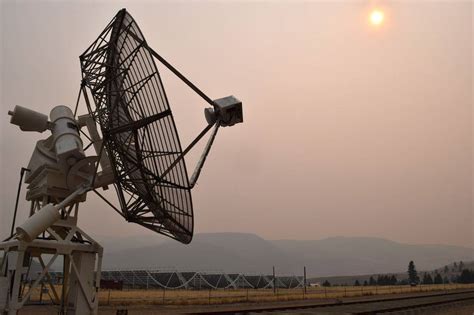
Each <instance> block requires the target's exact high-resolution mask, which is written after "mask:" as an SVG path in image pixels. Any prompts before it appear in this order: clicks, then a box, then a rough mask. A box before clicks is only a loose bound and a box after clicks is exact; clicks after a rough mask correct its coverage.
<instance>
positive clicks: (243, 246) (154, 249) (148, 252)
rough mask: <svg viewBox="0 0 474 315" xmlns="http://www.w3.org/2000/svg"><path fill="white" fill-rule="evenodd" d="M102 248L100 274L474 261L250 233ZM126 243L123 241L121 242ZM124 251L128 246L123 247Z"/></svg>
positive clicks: (462, 255) (332, 271) (432, 250)
mask: <svg viewBox="0 0 474 315" xmlns="http://www.w3.org/2000/svg"><path fill="white" fill-rule="evenodd" d="M128 243H129V244H128V245H124V246H122V247H120V246H119V244H120V242H118V243H115V246H113V250H109V249H110V248H109V249H107V246H105V255H104V261H103V262H104V267H103V268H104V269H109V268H148V267H156V268H174V269H179V270H201V271H204V270H207V271H225V272H245V273H271V270H272V266H273V265H274V266H275V267H276V270H277V273H279V274H302V269H303V266H306V267H307V271H308V275H309V276H331V275H358V274H376V273H397V272H404V270H405V269H406V266H407V264H408V262H409V261H410V260H414V261H415V262H416V265H417V268H418V269H419V270H432V269H435V268H439V267H440V266H444V265H445V264H449V263H451V262H453V261H460V260H463V261H472V260H474V250H473V249H470V248H466V247H459V246H448V245H408V244H401V243H397V242H393V241H390V240H385V239H380V238H370V237H332V238H327V239H322V240H313V241H295V240H274V241H270V240H265V239H263V238H261V237H259V236H257V235H254V234H245V233H210V234H197V235H196V236H195V238H194V240H193V242H192V243H191V244H190V245H183V244H180V243H178V242H176V241H171V240H170V241H164V242H160V243H158V244H156V245H147V246H143V247H136V246H135V247H134V248H130V247H129V246H130V242H128ZM123 244H125V242H124V243H123ZM127 246H128V247H127Z"/></svg>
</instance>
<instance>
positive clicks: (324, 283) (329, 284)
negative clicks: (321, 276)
mask: <svg viewBox="0 0 474 315" xmlns="http://www.w3.org/2000/svg"><path fill="white" fill-rule="evenodd" d="M330 286H331V283H330V282H329V281H327V280H326V281H324V282H323V287H330Z"/></svg>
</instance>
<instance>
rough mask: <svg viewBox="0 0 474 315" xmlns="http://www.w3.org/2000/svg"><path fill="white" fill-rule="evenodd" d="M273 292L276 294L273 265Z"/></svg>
mask: <svg viewBox="0 0 474 315" xmlns="http://www.w3.org/2000/svg"><path fill="white" fill-rule="evenodd" d="M273 294H276V278H275V266H273Z"/></svg>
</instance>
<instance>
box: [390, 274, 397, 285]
mask: <svg viewBox="0 0 474 315" xmlns="http://www.w3.org/2000/svg"><path fill="white" fill-rule="evenodd" d="M397 282H398V281H397V277H396V276H395V275H392V276H391V277H390V285H396V284H397Z"/></svg>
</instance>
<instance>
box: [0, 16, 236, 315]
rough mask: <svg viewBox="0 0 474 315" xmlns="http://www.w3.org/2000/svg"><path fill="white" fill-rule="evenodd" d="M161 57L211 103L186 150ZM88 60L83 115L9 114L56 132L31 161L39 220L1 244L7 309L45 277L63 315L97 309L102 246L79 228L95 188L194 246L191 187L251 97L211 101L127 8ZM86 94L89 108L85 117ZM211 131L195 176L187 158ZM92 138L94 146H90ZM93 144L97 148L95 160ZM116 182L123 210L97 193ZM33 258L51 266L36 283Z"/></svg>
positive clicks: (84, 61) (0, 299)
mask: <svg viewBox="0 0 474 315" xmlns="http://www.w3.org/2000/svg"><path fill="white" fill-rule="evenodd" d="M155 59H157V60H158V61H160V62H161V64H162V65H164V66H165V67H167V68H168V69H169V70H170V71H171V72H173V73H174V74H175V75H176V76H177V77H178V78H180V79H181V80H182V81H183V82H184V83H185V84H186V85H188V86H189V87H190V88H191V89H193V90H194V91H195V92H196V93H197V94H198V95H200V96H201V97H202V98H203V99H204V100H205V101H206V102H207V103H209V104H210V105H211V106H212V108H211V109H207V110H206V112H205V115H206V119H207V120H208V123H207V124H206V126H205V127H204V129H203V131H202V132H200V133H199V135H198V136H197V137H196V138H195V139H194V140H193V141H192V142H191V143H190V144H189V145H188V147H186V148H185V149H184V150H183V149H182V148H181V143H180V141H179V137H178V134H177V130H176V125H175V123H174V119H173V115H172V111H171V109H170V106H169V104H168V99H167V97H166V93H165V90H164V87H163V84H162V80H161V77H160V73H159V71H158V68H157V66H156V64H155V61H154V60H155ZM80 61H81V70H82V82H81V87H80V91H79V97H78V99H77V104H76V107H75V109H74V111H72V110H71V109H70V108H68V107H66V106H56V107H54V108H53V110H52V111H51V113H50V115H49V119H48V116H46V115H44V114H42V113H38V112H35V111H32V110H29V109H26V108H23V107H20V106H16V107H15V109H14V110H13V111H10V112H9V114H10V115H11V116H12V117H11V123H12V124H15V125H18V126H19V127H20V129H21V130H23V131H34V132H40V133H42V132H45V131H50V132H51V135H50V136H49V137H48V138H46V139H44V140H40V141H38V142H37V144H36V147H35V150H34V152H33V155H32V157H31V159H30V162H29V164H28V173H27V176H26V178H25V183H27V184H28V192H27V195H26V199H27V200H28V201H30V202H31V208H30V216H29V218H28V219H27V220H26V222H24V223H23V224H21V225H20V226H18V227H17V228H16V233H13V235H11V236H10V237H9V238H8V239H7V240H5V241H4V242H2V243H0V250H2V251H3V259H2V261H1V265H0V312H6V313H8V314H10V315H13V314H16V313H17V311H18V310H19V309H20V308H21V307H22V306H24V305H25V303H27V301H28V300H29V298H30V296H31V294H32V292H33V291H34V289H35V288H37V287H38V286H39V285H40V284H41V285H44V283H47V284H48V285H49V287H50V290H51V292H52V299H53V302H55V304H57V305H59V312H60V313H61V314H78V315H83V314H97V311H98V295H97V294H98V290H99V287H100V275H101V262H102V252H103V250H102V247H101V246H100V245H99V244H98V243H97V242H96V241H94V240H93V239H92V238H91V237H89V236H88V235H87V234H86V233H84V231H82V230H81V229H80V228H79V227H78V226H77V219H78V210H79V203H81V202H84V201H85V200H86V195H87V192H89V191H94V192H95V193H96V194H97V195H99V196H100V197H101V198H102V199H103V200H104V201H106V202H107V204H108V205H110V206H111V207H113V208H114V209H115V210H116V211H117V212H118V213H119V214H120V215H121V216H122V217H123V218H124V219H125V220H127V221H128V222H134V223H137V224H140V225H142V226H144V227H146V228H148V229H150V230H153V231H155V232H157V233H161V234H163V235H166V236H168V237H171V238H174V239H176V240H178V241H180V242H182V243H185V244H188V243H189V242H191V240H192V237H193V232H194V214H193V204H192V199H191V189H192V188H193V187H194V185H195V183H196V182H197V179H198V177H199V175H200V173H201V169H202V167H203V165H204V162H205V160H206V157H207V155H208V153H209V151H210V148H211V146H212V144H213V141H214V138H215V137H216V134H217V131H218V129H219V127H221V126H222V127H228V126H233V125H235V124H238V123H241V122H243V114H242V102H240V101H239V100H238V99H236V98H235V97H233V96H228V97H225V98H220V99H217V100H211V99H210V98H209V97H208V96H206V95H205V94H204V93H203V92H202V91H200V90H199V89H198V88H197V87H196V86H195V85H194V84H192V83H191V82H190V81H189V80H188V79H186V78H185V77H184V76H183V75H182V74H181V73H180V72H179V71H178V70H176V69H175V68H174V67H173V66H172V65H171V64H169V63H168V62H167V61H166V60H165V59H163V58H162V57H161V56H160V55H159V54H158V53H156V52H155V51H154V50H153V49H151V48H150V47H149V46H148V44H147V43H146V41H145V39H144V37H143V35H142V33H141V31H140V29H139V28H138V25H137V24H136V23H135V21H134V20H133V18H132V17H131V16H130V14H128V12H127V11H126V10H125V9H122V10H120V11H119V12H118V13H117V15H116V16H115V17H114V19H113V20H112V22H111V23H109V24H108V26H107V27H106V28H105V30H104V31H103V32H102V33H101V34H100V36H99V37H98V38H97V39H96V40H95V41H94V42H93V43H92V45H90V46H89V48H88V49H87V50H86V51H85V52H84V53H83V54H82V55H81V56H80ZM81 95H82V96H83V98H84V101H85V103H86V107H87V110H88V114H86V115H82V116H79V117H76V111H77V108H78V105H79V101H80V97H81ZM97 126H99V127H100V129H98V128H97ZM211 130H212V132H211V133H210V137H209V140H208V142H207V145H206V146H205V148H204V152H203V153H202V155H201V158H200V159H199V161H198V162H197V165H196V168H195V170H194V172H193V174H192V176H191V178H189V177H188V173H187V169H186V165H185V162H184V156H185V155H186V154H187V153H188V152H189V151H190V150H191V149H192V148H193V147H194V146H195V145H196V143H197V142H198V141H200V140H201V139H202V138H203V137H204V135H206V134H207V133H208V132H209V131H211ZM81 135H83V137H82V138H81ZM83 140H88V141H89V143H88V144H87V145H86V146H84V144H83ZM89 147H91V148H93V149H94V151H95V152H94V153H92V155H89V156H88V155H87V154H86V153H85V152H86V151H87V149H88V148H89ZM22 174H23V173H22ZM111 184H113V185H114V186H115V190H116V192H117V196H118V201H119V203H120V209H119V208H118V207H115V206H114V205H113V204H112V203H111V202H110V201H108V200H107V199H105V197H103V196H102V195H101V194H100V193H99V192H98V189H99V188H103V189H107V187H108V185H111ZM60 256H62V258H63V272H62V282H61V284H62V286H61V288H62V289H61V292H57V291H56V287H55V286H53V284H52V280H51V274H50V273H49V271H50V267H51V266H52V264H53V263H54V262H55V261H56V260H57V259H58V257H60ZM33 261H35V262H36V263H37V264H38V265H40V266H41V268H42V271H41V272H40V274H39V275H38V277H36V280H34V281H31V282H28V281H25V279H26V278H27V275H28V273H29V272H28V271H29V268H30V266H31V265H32V262H33Z"/></svg>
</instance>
